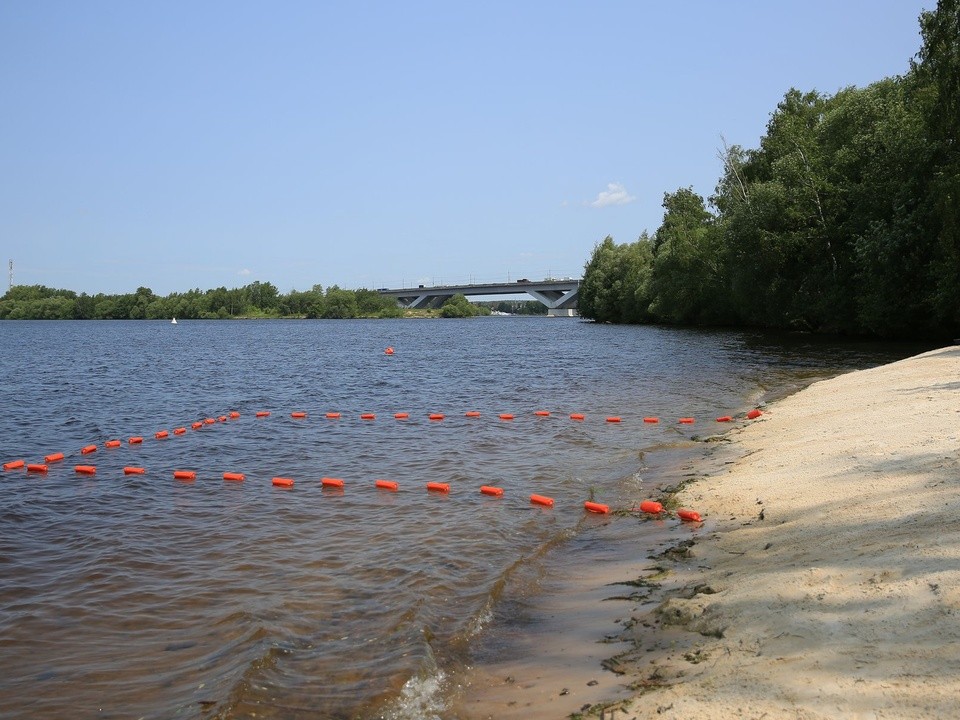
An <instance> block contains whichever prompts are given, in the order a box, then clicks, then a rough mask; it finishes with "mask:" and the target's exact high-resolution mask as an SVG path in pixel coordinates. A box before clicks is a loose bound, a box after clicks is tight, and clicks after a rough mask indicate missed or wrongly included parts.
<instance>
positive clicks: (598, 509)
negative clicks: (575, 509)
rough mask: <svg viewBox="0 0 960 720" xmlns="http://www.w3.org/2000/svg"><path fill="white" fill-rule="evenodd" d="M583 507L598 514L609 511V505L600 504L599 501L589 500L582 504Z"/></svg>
mask: <svg viewBox="0 0 960 720" xmlns="http://www.w3.org/2000/svg"><path fill="white" fill-rule="evenodd" d="M583 509H584V510H586V511H587V512H592V513H597V514H598V515H606V514H607V513H608V512H610V506H609V505H601V504H600V503H595V502H590V501H589V500H587V501H586V502H585V503H584V504H583Z"/></svg>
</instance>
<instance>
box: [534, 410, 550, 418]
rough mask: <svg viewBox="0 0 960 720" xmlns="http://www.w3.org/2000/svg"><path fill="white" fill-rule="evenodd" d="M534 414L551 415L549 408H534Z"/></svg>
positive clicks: (538, 415) (540, 415)
mask: <svg viewBox="0 0 960 720" xmlns="http://www.w3.org/2000/svg"><path fill="white" fill-rule="evenodd" d="M533 414H534V415H536V416H537V417H550V411H549V410H534V411H533Z"/></svg>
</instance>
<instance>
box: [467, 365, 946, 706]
mask: <svg viewBox="0 0 960 720" xmlns="http://www.w3.org/2000/svg"><path fill="white" fill-rule="evenodd" d="M711 445H712V447H711V448H710V450H709V451H708V452H706V453H705V454H704V456H703V457H702V458H701V459H700V460H698V461H696V462H695V464H694V467H693V469H694V470H696V472H693V473H687V475H689V476H690V477H687V478H685V479H684V482H683V483H682V486H681V487H679V488H678V489H677V492H676V495H675V498H676V500H677V501H678V502H680V503H681V504H682V505H684V506H686V507H690V508H693V509H695V510H697V511H699V512H700V513H701V514H702V515H703V516H704V518H705V522H704V523H703V524H702V525H700V526H697V527H688V526H686V525H683V526H680V530H679V532H677V531H676V528H675V531H674V532H673V533H672V534H671V536H670V537H669V539H668V542H666V543H665V544H664V545H663V546H662V549H661V550H660V552H658V553H656V554H655V557H651V558H642V557H634V558H633V559H632V562H611V563H610V565H609V568H607V569H608V570H609V571H610V572H608V573H607V575H606V576H604V575H603V569H602V568H593V569H591V572H590V576H589V577H588V578H585V579H584V581H583V582H585V583H586V584H587V585H589V586H590V587H589V588H584V593H583V594H582V595H581V599H584V598H588V597H589V596H590V593H591V592H592V593H594V595H596V593H597V591H600V592H601V594H602V592H606V597H599V596H596V597H595V600H594V601H593V602H597V601H603V600H609V599H611V598H612V597H615V596H617V595H618V593H619V594H621V595H623V594H625V595H626V596H627V597H629V598H630V600H631V601H632V607H631V608H627V607H625V606H623V605H622V604H621V607H620V608H619V611H617V610H613V612H614V613H616V614H618V615H619V616H618V617H617V618H616V619H615V620H614V621H613V622H614V623H616V624H610V625H607V626H606V627H604V625H603V623H605V622H610V620H603V619H601V620H600V621H599V622H597V623H594V622H593V617H594V616H593V615H588V616H585V618H584V622H585V624H586V623H589V624H591V627H592V630H593V643H594V644H595V647H596V648H597V652H598V653H600V654H601V655H603V656H604V657H605V660H604V661H603V668H606V670H611V671H612V672H606V670H604V669H602V668H600V667H598V668H597V670H596V672H594V673H593V674H592V676H591V677H590V678H587V677H585V676H582V673H581V674H578V675H576V677H575V679H574V680H573V681H572V682H573V683H574V684H571V685H570V688H569V690H570V691H571V692H570V695H579V696H580V697H581V698H582V699H584V700H586V698H587V697H589V700H590V702H584V704H583V705H580V704H575V703H576V702H578V699H577V698H576V697H570V698H567V697H565V696H560V697H557V693H556V692H555V691H556V688H555V687H549V688H548V690H549V692H547V694H544V692H543V689H541V690H540V692H539V694H538V690H537V688H536V685H537V683H536V682H528V683H526V685H527V688H526V689H522V688H516V690H513V689H511V688H510V687H509V685H510V684H508V683H507V682H506V679H505V678H489V681H490V682H489V683H488V686H487V687H486V688H481V690H485V691H486V700H484V697H485V696H484V694H483V692H479V693H478V692H477V689H476V688H472V689H470V691H469V692H468V693H467V698H466V699H467V700H468V701H469V703H467V704H463V703H461V704H460V706H459V707H458V710H459V712H460V713H461V714H458V715H457V716H458V717H465V718H481V717H499V716H500V715H501V714H502V713H500V712H499V711H500V710H503V709H505V708H507V707H510V708H513V709H515V710H516V716H517V717H524V718H527V719H528V720H537V719H538V718H563V717H571V716H572V717H578V716H579V717H584V718H587V717H605V718H608V719H610V718H616V719H617V720H631V719H633V718H636V719H637V720H641V719H643V718H654V717H656V718H676V719H677V720H679V719H680V718H690V717H700V718H706V719H707V720H710V719H714V720H727V719H728V718H730V719H732V718H742V717H757V718H759V717H764V716H765V717H796V718H804V719H813V718H861V717H887V718H890V717H894V718H898V717H903V718H906V717H910V718H927V717H929V718H938V717H949V716H951V715H952V714H953V712H954V706H955V702H956V698H957V697H958V696H960V672H958V671H960V660H958V659H957V656H956V653H955V652H954V651H952V647H953V643H955V642H957V641H960V626H958V624H957V619H958V618H960V531H958V530H955V529H954V527H955V526H956V521H957V518H958V517H960V347H957V346H953V347H945V348H941V349H938V350H933V351H930V352H927V353H923V354H921V355H918V356H914V357H911V358H907V359H905V360H901V361H897V362H893V363H890V364H887V365H883V366H879V367H875V368H871V369H868V370H860V371H854V372H850V373H845V374H842V375H839V376H836V377H834V378H831V379H828V380H822V381H818V382H814V383H813V384H811V385H809V386H807V387H806V388H803V389H801V390H800V391H798V392H796V393H794V394H791V395H788V396H786V397H784V398H781V399H779V400H776V401H774V402H773V403H772V404H771V405H769V406H768V407H766V408H765V410H764V415H763V416H762V417H761V418H759V419H758V420H756V421H754V422H752V423H750V424H747V425H743V426H740V427H737V428H734V429H732V430H730V431H728V432H727V433H725V434H724V435H723V436H722V437H721V441H720V442H717V443H711ZM617 524H619V525H624V524H625V523H623V522H622V519H621V522H620V523H614V525H617ZM627 543H629V540H628V541H627ZM620 550H621V552H617V553H614V555H616V556H617V557H619V558H621V559H623V558H624V557H626V556H627V555H628V552H623V551H624V550H628V548H627V549H625V548H621V549H620ZM611 573H613V574H615V575H616V576H615V577H613V579H610V575H611ZM604 577H606V586H605V583H604V582H603V578H604ZM624 589H627V590H629V591H630V592H628V593H624ZM599 604H601V605H603V606H611V605H612V603H608V602H600V603H599ZM598 629H599V632H598ZM601 638H602V639H601ZM586 642H587V643H589V640H587V641H586ZM537 650H539V648H537V649H534V650H531V657H529V658H527V661H528V662H527V663H526V668H527V670H528V672H531V673H535V674H537V668H536V663H537V655H538V653H537ZM618 651H619V652H618ZM545 664H548V663H545ZM548 669H549V668H548ZM540 674H542V673H540ZM594 679H595V680H598V681H600V682H599V683H598V684H594V685H593V686H592V687H591V688H586V687H581V686H583V685H585V684H586V683H587V681H591V682H592V681H593V680H594ZM520 680H521V678H520V677H519V676H518V677H517V678H516V684H517V685H520V684H521V682H520ZM511 684H512V683H511ZM496 685H499V693H500V694H499V695H498V694H497V688H496V687H495V686H496ZM547 685H548V686H549V683H547ZM594 688H595V689H596V690H602V693H601V694H605V696H604V697H603V698H602V699H598V698H597V696H596V695H592V696H591V695H589V693H588V692H587V691H588V690H590V689H594ZM564 689H566V688H564ZM574 691H575V692H574ZM494 698H496V699H494ZM566 700H570V701H573V703H574V704H572V703H571V702H565V701H566ZM498 703H499V705H498ZM498 708H499V709H498ZM468 709H469V711H467V710H468ZM578 713H579V715H578ZM504 716H505V717H506V716H509V715H504Z"/></svg>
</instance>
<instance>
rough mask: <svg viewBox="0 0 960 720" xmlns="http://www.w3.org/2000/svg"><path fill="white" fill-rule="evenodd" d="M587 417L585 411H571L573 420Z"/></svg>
mask: <svg viewBox="0 0 960 720" xmlns="http://www.w3.org/2000/svg"><path fill="white" fill-rule="evenodd" d="M584 417H586V416H585V415H584V414H583V413H570V419H571V420H583V419H584Z"/></svg>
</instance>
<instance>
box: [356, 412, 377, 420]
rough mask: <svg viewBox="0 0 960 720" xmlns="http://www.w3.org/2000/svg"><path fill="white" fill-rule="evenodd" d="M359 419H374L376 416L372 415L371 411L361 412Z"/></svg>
mask: <svg viewBox="0 0 960 720" xmlns="http://www.w3.org/2000/svg"><path fill="white" fill-rule="evenodd" d="M360 419H361V420H376V419H377V416H376V415H374V414H373V413H363V415H361V416H360Z"/></svg>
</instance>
